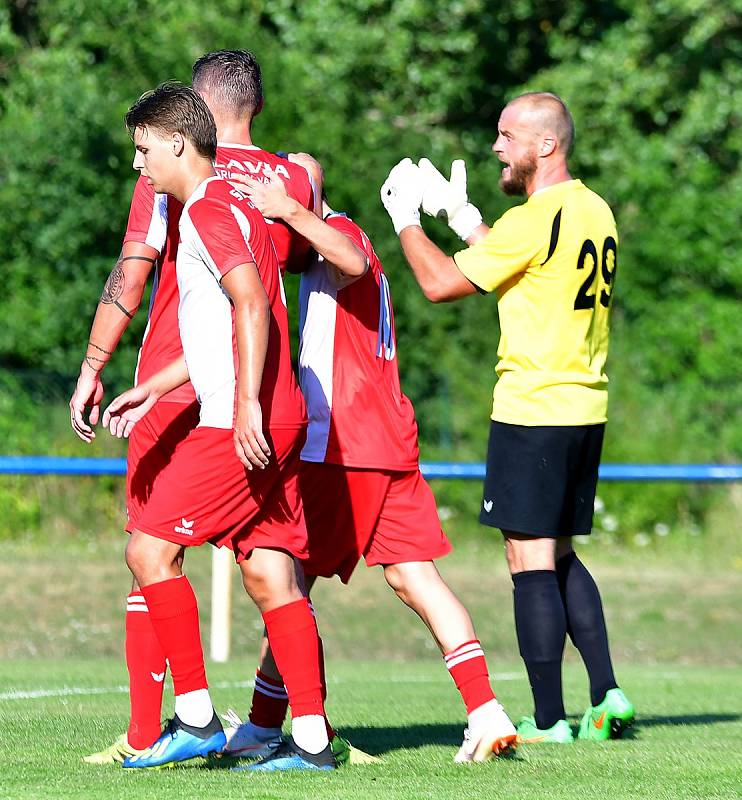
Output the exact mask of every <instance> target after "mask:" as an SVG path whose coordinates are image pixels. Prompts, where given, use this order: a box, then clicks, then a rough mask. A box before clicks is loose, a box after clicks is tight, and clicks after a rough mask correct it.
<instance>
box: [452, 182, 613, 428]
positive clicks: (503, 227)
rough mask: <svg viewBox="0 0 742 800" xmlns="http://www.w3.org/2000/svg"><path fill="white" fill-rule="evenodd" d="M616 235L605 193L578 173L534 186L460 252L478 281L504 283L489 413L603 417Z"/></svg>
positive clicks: (560, 421) (558, 421)
mask: <svg viewBox="0 0 742 800" xmlns="http://www.w3.org/2000/svg"><path fill="white" fill-rule="evenodd" d="M617 243H618V234H617V232H616V222H615V220H614V219H613V214H612V213H611V210H610V208H609V207H608V205H607V204H606V202H605V201H604V200H603V199H602V198H601V197H599V196H598V195H597V194H595V192H592V191H590V189H588V188H587V187H586V186H584V185H583V183H582V182H581V181H579V180H571V181H564V182H562V183H558V184H555V185H553V186H550V187H548V188H546V189H542V190H540V191H538V192H535V193H534V194H532V195H531V196H530V197H529V198H528V201H527V202H526V203H524V204H523V205H520V206H516V207H515V208H512V209H510V210H509V211H507V212H506V213H505V214H503V216H502V217H500V219H498V220H497V222H495V224H494V225H493V226H492V228H491V229H490V231H489V233H488V234H487V236H485V237H484V238H483V239H481V240H480V241H479V242H477V243H476V244H474V245H472V246H471V247H469V248H467V249H466V250H462V251H461V252H459V253H456V255H455V256H454V259H455V261H456V264H457V266H458V267H459V269H460V270H461V272H462V273H463V274H464V275H465V276H466V277H467V278H468V279H469V280H470V281H471V282H472V283H473V284H474V285H475V286H477V287H478V288H479V289H480V290H481V291H483V292H491V291H493V290H495V291H496V292H497V308H498V312H499V315H500V331H501V333H500V344H499V347H498V349H497V355H498V359H499V360H498V363H497V367H496V372H497V375H498V380H497V383H496V384H495V390H494V393H493V398H494V402H493V407H492V419H494V420H498V421H499V422H507V423H511V424H515V425H588V424H592V423H600V422H605V420H606V415H607V410H608V376H607V375H606V373H605V362H606V358H607V356H608V321H609V316H610V310H611V300H612V293H613V285H614V282H615V277H616V265H617Z"/></svg>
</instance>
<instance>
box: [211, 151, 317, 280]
mask: <svg viewBox="0 0 742 800" xmlns="http://www.w3.org/2000/svg"><path fill="white" fill-rule="evenodd" d="M214 166H215V168H216V171H217V174H218V175H220V176H221V177H222V178H225V179H226V180H230V179H231V178H233V177H235V176H236V177H238V178H239V177H242V176H248V177H251V178H257V179H258V180H262V181H267V180H268V179H269V178H270V176H271V175H277V176H278V177H279V178H281V180H282V181H283V182H284V183H285V184H286V191H287V192H288V193H289V195H291V197H293V198H294V199H295V200H297V201H298V202H299V203H301V204H302V205H303V206H304V208H308V209H310V210H311V209H313V207H314V192H315V187H314V185H313V184H312V181H311V180H310V178H309V173H308V172H307V171H306V170H305V169H304V167H301V166H299V165H298V164H294V163H293V162H291V161H289V160H288V159H285V158H281V156H277V155H276V154H275V153H269V152H267V151H266V150H261V149H260V148H259V147H255V145H246V144H230V143H228V142H219V144H218V146H217V151H216V163H215V164H214ZM266 222H267V223H268V227H269V229H270V235H271V239H272V240H273V244H274V245H275V246H276V253H277V254H278V262H279V264H280V265H281V271H282V272H285V271H286V269H288V270H289V271H295V272H300V271H302V270H303V269H304V267H305V266H306V264H307V260H308V258H309V257H310V245H309V242H308V241H307V240H306V239H304V238H303V237H302V236H299V235H298V234H297V233H296V232H295V231H294V230H293V229H292V228H291V227H289V226H288V225H287V224H286V223H285V222H284V221H283V220H273V219H267V220H266Z"/></svg>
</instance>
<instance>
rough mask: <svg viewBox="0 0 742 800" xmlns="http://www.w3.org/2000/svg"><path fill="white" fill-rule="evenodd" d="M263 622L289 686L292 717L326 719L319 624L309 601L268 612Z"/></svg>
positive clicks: (296, 601)
mask: <svg viewBox="0 0 742 800" xmlns="http://www.w3.org/2000/svg"><path fill="white" fill-rule="evenodd" d="M263 622H265V629H266V631H267V632H268V641H269V642H270V646H271V650H272V651H273V658H274V659H275V662H276V666H277V667H278V671H279V672H280V673H281V675H282V676H283V682H284V684H285V685H286V693H287V694H288V697H289V705H290V706H291V716H292V717H302V716H304V715H305V714H321V715H322V716H324V715H325V709H324V705H323V703H322V681H321V678H320V667H319V637H318V636H317V623H316V622H315V621H314V617H313V616H312V612H311V611H310V610H309V603H308V602H307V601H306V598H302V599H301V600H295V601H294V602H293V603H287V604H286V605H284V606H279V608H274V609H273V610H272V611H266V612H265V614H263Z"/></svg>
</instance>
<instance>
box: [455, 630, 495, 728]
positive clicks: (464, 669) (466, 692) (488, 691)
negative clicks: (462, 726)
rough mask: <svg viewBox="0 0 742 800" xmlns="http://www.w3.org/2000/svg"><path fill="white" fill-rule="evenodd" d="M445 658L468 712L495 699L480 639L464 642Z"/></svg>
mask: <svg viewBox="0 0 742 800" xmlns="http://www.w3.org/2000/svg"><path fill="white" fill-rule="evenodd" d="M443 659H444V661H445V662H446V667H447V668H448V671H449V672H450V673H451V677H452V678H453V680H454V683H455V684H456V688H457V689H458V690H459V692H461V697H462V699H463V700H464V705H465V706H466V713H467V714H471V712H472V711H474V709H475V708H479V706H482V705H484V704H485V703H488V702H489V701H490V700H494V699H495V693H494V692H493V691H492V687H491V686H490V678H489V673H488V671H487V661H486V660H485V658H484V650H482V645H481V644H480V643H479V640H478V639H472V641H470V642H464V644H462V645H459V646H458V647H457V648H455V649H454V650H451V652H450V653H446V654H445V655H444V656H443Z"/></svg>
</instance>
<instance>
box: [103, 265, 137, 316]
mask: <svg viewBox="0 0 742 800" xmlns="http://www.w3.org/2000/svg"><path fill="white" fill-rule="evenodd" d="M124 260H125V259H123V258H121V257H120V256H119V260H118V261H117V262H116V266H115V267H114V268H113V269H112V270H111V274H110V275H109V276H108V280H107V281H106V285H105V286H104V287H103V294H102V295H101V296H100V301H101V303H104V304H105V305H115V306H116V308H118V309H119V311H121V312H122V313H124V314H126V316H127V317H128V318H129V319H134V314H133V313H132V312H131V311H129V310H128V309H126V308H124V306H122V305H121V303H120V302H119V298H120V297H121V295H122V294H123V293H124V289H125V288H126V275H125V273H124V269H123V267H122V266H121V264H122V262H123V261H124Z"/></svg>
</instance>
